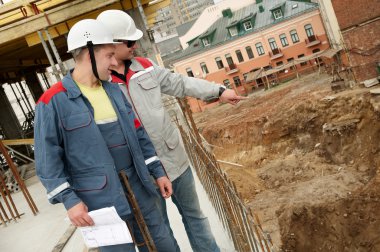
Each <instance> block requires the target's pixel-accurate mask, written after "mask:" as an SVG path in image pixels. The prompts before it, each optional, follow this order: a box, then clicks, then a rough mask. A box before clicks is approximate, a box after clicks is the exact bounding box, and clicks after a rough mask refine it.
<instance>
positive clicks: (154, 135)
mask: <svg viewBox="0 0 380 252" xmlns="http://www.w3.org/2000/svg"><path fill="white" fill-rule="evenodd" d="M112 82H115V83H119V85H120V88H121V89H122V91H123V92H124V94H125V96H126V97H127V99H128V100H129V102H130V103H131V104H132V106H133V110H134V111H135V113H136V116H137V117H138V118H139V119H140V121H141V123H142V125H143V127H144V128H145V130H146V132H147V133H148V135H149V137H150V139H151V141H152V142H153V145H154V147H155V149H156V152H157V156H158V157H159V158H160V160H161V163H162V164H163V166H164V168H165V170H166V172H167V175H168V177H169V179H170V180H171V181H173V180H175V179H176V178H178V177H179V176H180V175H181V174H182V173H183V172H184V171H185V170H186V169H187V167H188V166H189V161H188V157H187V155H186V151H185V148H184V146H183V143H182V140H181V137H180V135H179V130H178V128H177V127H176V126H175V125H174V124H173V123H172V122H171V118H170V116H169V114H168V112H167V111H166V110H165V108H164V106H163V102H162V100H161V93H163V94H167V95H171V96H175V97H179V98H182V97H185V96H192V97H196V98H200V99H203V100H205V99H211V98H217V97H219V88H220V86H221V85H219V84H213V83H210V82H208V81H205V80H201V79H196V78H191V77H186V76H183V75H181V74H175V73H172V72H170V71H169V70H167V69H165V68H161V67H159V66H157V65H155V64H154V63H153V62H151V61H150V60H149V59H146V58H139V57H136V58H134V59H132V64H131V65H130V68H129V70H128V72H127V74H126V82H125V81H124V80H122V79H120V78H119V77H118V76H116V75H115V74H113V75H112ZM125 84H126V85H125Z"/></svg>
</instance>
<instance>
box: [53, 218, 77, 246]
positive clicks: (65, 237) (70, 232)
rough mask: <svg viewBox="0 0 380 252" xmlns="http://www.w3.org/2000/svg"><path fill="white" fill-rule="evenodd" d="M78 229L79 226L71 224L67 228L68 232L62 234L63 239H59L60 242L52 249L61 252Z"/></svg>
mask: <svg viewBox="0 0 380 252" xmlns="http://www.w3.org/2000/svg"><path fill="white" fill-rule="evenodd" d="M76 229H77V228H76V227H75V226H73V225H70V226H69V227H68V228H67V229H66V232H65V233H64V234H63V235H62V237H61V239H59V241H58V243H57V244H56V245H55V246H54V248H53V249H52V252H61V251H62V250H63V249H64V248H65V246H66V244H67V242H68V241H69V240H70V238H71V236H73V234H74V232H75V230H76Z"/></svg>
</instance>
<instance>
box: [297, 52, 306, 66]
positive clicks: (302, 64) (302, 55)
mask: <svg viewBox="0 0 380 252" xmlns="http://www.w3.org/2000/svg"><path fill="white" fill-rule="evenodd" d="M303 57H305V54H300V55H298V58H303ZM300 65H301V66H306V65H307V61H305V62H302V63H301V64H300Z"/></svg>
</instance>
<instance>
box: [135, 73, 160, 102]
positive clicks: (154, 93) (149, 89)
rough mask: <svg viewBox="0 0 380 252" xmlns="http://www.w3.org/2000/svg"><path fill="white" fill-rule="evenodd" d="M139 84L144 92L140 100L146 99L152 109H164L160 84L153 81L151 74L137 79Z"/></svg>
mask: <svg viewBox="0 0 380 252" xmlns="http://www.w3.org/2000/svg"><path fill="white" fill-rule="evenodd" d="M137 83H138V84H139V86H140V87H141V89H142V91H143V94H142V97H139V99H145V101H146V102H147V103H148V105H149V106H150V107H152V108H160V107H162V101H161V89H160V86H159V84H158V82H157V81H156V80H155V79H153V77H152V75H151V73H146V74H143V75H141V76H139V77H137Z"/></svg>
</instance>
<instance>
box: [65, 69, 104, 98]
mask: <svg viewBox="0 0 380 252" xmlns="http://www.w3.org/2000/svg"><path fill="white" fill-rule="evenodd" d="M73 71H74V69H71V70H70V71H69V72H68V73H67V75H66V76H65V77H64V78H63V80H62V84H63V87H64V88H65V89H66V90H67V96H68V98H69V99H75V98H78V97H79V96H80V95H81V94H82V92H81V91H80V89H79V87H78V86H77V84H76V83H75V81H74V80H73V77H72V75H71V73H72V72H73ZM101 82H102V85H103V88H104V89H107V84H108V81H101Z"/></svg>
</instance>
